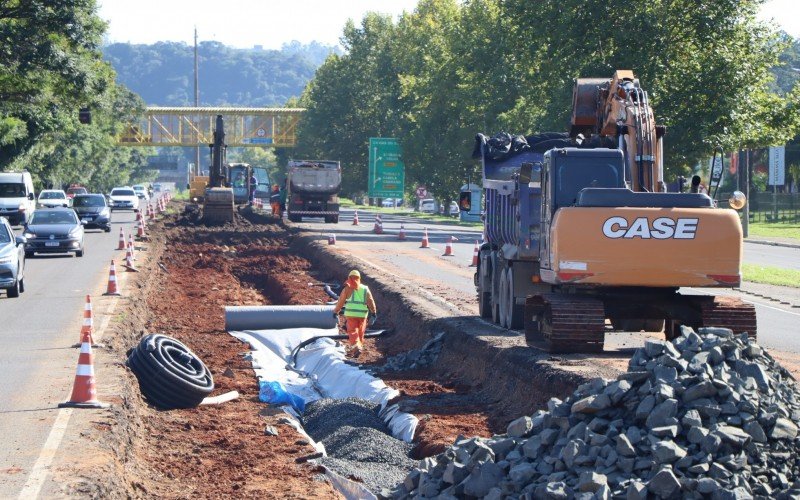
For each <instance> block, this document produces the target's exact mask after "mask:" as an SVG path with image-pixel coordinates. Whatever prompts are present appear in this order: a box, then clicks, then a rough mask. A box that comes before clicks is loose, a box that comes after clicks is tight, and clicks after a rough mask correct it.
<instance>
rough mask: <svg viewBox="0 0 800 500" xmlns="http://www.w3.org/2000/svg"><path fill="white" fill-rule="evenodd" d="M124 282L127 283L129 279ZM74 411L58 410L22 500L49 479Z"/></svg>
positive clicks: (116, 299)
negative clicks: (51, 467) (52, 465)
mask: <svg viewBox="0 0 800 500" xmlns="http://www.w3.org/2000/svg"><path fill="white" fill-rule="evenodd" d="M124 281H125V282H127V278H126V279H125V280H124ZM123 285H124V282H123V283H120V287H122V286H123ZM117 303H119V297H112V298H111V304H110V305H109V306H108V308H107V310H106V316H105V318H103V321H102V323H101V325H100V326H99V328H97V330H96V331H95V333H94V334H93V338H94V339H95V340H97V341H99V340H100V339H102V338H103V334H105V331H106V329H107V328H108V324H109V323H110V322H111V318H112V316H113V314H114V310H115V309H116V308H117ZM73 410H74V408H61V409H60V410H58V414H57V415H56V420H55V422H53V427H51V428H50V434H48V436H47V441H45V443H44V446H43V447H42V451H40V452H39V457H38V458H37V459H36V462H35V463H34V464H33V468H32V469H31V473H30V475H29V476H28V480H27V481H26V482H25V486H23V487H22V490H21V491H20V492H19V497H18V498H19V499H20V500H23V499H24V500H28V499H31V498H37V497H38V496H39V493H40V491H41V490H42V486H43V485H44V482H45V480H46V479H47V475H48V474H49V473H50V465H51V464H52V463H53V459H54V458H55V456H56V452H58V448H59V446H61V441H62V440H63V439H64V434H65V433H66V431H67V424H68V423H69V417H70V416H71V415H72V412H73Z"/></svg>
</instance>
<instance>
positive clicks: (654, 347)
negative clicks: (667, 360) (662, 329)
mask: <svg viewBox="0 0 800 500" xmlns="http://www.w3.org/2000/svg"><path fill="white" fill-rule="evenodd" d="M644 352H645V353H646V354H647V356H649V357H651V358H654V357H656V356H661V354H663V353H664V341H662V340H646V341H645V343H644Z"/></svg>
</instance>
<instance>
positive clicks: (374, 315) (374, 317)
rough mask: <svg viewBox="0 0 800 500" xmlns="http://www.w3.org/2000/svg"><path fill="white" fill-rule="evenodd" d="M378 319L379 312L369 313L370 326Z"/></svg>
mask: <svg viewBox="0 0 800 500" xmlns="http://www.w3.org/2000/svg"><path fill="white" fill-rule="evenodd" d="M377 320H378V313H369V326H372V325H374V324H375V322H376V321H377Z"/></svg>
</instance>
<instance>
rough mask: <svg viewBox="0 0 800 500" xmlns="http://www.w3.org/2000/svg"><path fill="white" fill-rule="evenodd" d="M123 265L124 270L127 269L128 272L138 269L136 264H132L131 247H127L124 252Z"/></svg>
mask: <svg viewBox="0 0 800 500" xmlns="http://www.w3.org/2000/svg"><path fill="white" fill-rule="evenodd" d="M124 266H125V271H127V272H129V273H135V272H138V271H139V270H138V269H136V266H134V264H133V252H132V247H128V251H127V252H125V264H124Z"/></svg>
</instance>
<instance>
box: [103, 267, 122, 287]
mask: <svg viewBox="0 0 800 500" xmlns="http://www.w3.org/2000/svg"><path fill="white" fill-rule="evenodd" d="M103 295H122V294H120V293H119V289H118V288H117V268H116V267H115V266H114V261H113V260H112V261H111V269H109V270H108V288H107V289H106V293H104V294H103Z"/></svg>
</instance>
